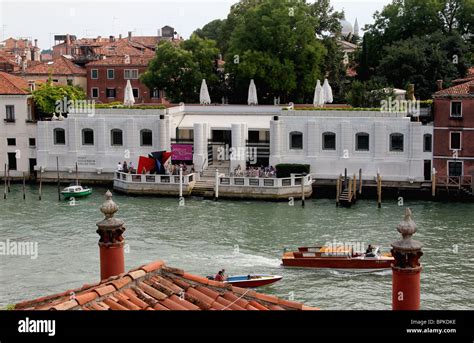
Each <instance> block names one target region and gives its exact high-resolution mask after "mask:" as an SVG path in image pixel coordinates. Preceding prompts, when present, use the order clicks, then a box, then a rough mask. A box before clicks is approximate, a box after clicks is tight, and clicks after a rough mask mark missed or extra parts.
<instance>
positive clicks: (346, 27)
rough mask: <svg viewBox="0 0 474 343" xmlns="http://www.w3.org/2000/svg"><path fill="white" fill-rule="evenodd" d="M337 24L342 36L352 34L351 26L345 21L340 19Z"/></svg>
mask: <svg viewBox="0 0 474 343" xmlns="http://www.w3.org/2000/svg"><path fill="white" fill-rule="evenodd" d="M339 23H340V24H341V33H342V35H343V36H349V35H350V34H352V33H354V28H353V27H352V24H351V23H350V22H348V21H347V20H346V19H341V20H340V21H339Z"/></svg>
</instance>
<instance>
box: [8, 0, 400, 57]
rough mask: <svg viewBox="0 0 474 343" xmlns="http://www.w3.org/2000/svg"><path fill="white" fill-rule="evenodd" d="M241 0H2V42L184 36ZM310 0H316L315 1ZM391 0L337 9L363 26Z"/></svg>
mask: <svg viewBox="0 0 474 343" xmlns="http://www.w3.org/2000/svg"><path fill="white" fill-rule="evenodd" d="M235 2H237V0H177V1H172V0H136V1H132V0H129V1H123V0H118V1H116V0H115V1H114V0H95V1H91V0H63V1H59V0H47V1H39V0H0V41H2V40H4V39H6V38H9V37H15V38H18V37H25V38H30V39H35V38H36V39H38V46H39V47H40V48H41V49H48V48H49V47H51V46H52V45H53V44H54V35H57V34H66V33H70V34H73V35H76V36H77V37H78V38H82V37H97V36H102V37H108V36H110V35H114V36H118V35H119V34H122V35H123V36H126V35H127V33H128V31H132V32H133V34H134V35H156V33H157V30H158V29H159V28H161V27H163V26H165V25H169V26H172V27H174V28H175V30H176V31H177V32H178V33H179V34H180V35H181V36H183V37H184V38H188V37H189V36H190V34H191V33H192V32H193V31H194V30H195V29H197V28H200V27H202V26H204V25H205V24H207V23H208V22H210V21H212V20H214V19H224V18H226V17H227V14H228V13H229V9H230V6H231V5H232V4H234V3H235ZM309 2H314V1H312V0H309ZM390 2H391V0H332V1H331V3H332V5H333V7H334V8H335V9H336V10H344V11H345V14H346V19H347V20H348V21H349V22H351V23H354V21H355V19H356V18H357V19H358V21H359V26H360V28H363V27H364V26H365V25H366V24H370V23H372V22H373V18H372V15H373V13H374V12H375V11H377V10H381V9H382V8H383V7H384V6H385V5H386V4H388V3H390Z"/></svg>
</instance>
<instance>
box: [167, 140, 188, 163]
mask: <svg viewBox="0 0 474 343" xmlns="http://www.w3.org/2000/svg"><path fill="white" fill-rule="evenodd" d="M171 159H172V160H173V161H192V160H193V145H192V144H171Z"/></svg>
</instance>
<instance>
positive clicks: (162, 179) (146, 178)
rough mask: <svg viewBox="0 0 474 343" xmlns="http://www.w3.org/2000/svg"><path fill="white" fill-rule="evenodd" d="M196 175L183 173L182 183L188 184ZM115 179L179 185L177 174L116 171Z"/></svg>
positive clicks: (194, 179)
mask: <svg viewBox="0 0 474 343" xmlns="http://www.w3.org/2000/svg"><path fill="white" fill-rule="evenodd" d="M196 175H197V174H196V173H191V174H186V175H183V185H189V184H190V183H191V182H193V181H196ZM115 180H117V181H122V182H128V183H145V184H150V183H155V184H167V185H168V184H176V185H179V175H159V174H129V173H123V172H118V171H116V172H115V175H114V181H115Z"/></svg>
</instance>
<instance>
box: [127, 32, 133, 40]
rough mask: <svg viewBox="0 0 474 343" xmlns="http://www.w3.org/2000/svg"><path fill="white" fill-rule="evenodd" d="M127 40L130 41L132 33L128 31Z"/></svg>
mask: <svg viewBox="0 0 474 343" xmlns="http://www.w3.org/2000/svg"><path fill="white" fill-rule="evenodd" d="M128 40H132V31H128Z"/></svg>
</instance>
